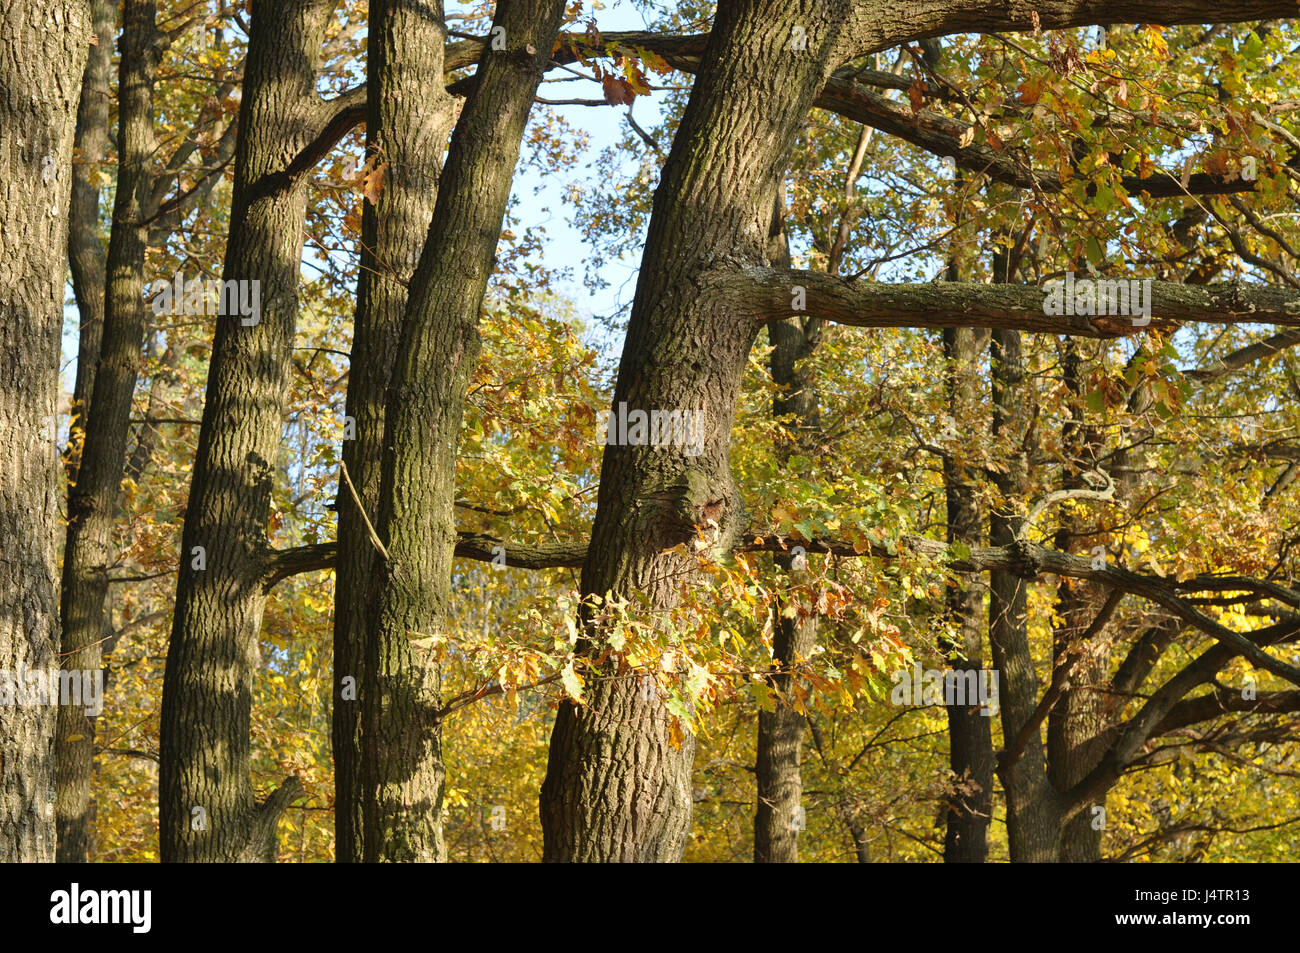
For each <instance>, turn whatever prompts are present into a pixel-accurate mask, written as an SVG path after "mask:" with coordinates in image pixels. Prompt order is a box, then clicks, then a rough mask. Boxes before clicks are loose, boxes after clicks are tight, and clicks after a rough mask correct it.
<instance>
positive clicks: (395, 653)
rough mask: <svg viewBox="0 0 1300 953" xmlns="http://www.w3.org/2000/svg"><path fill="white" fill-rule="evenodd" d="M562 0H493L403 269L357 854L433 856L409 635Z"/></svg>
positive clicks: (431, 703)
mask: <svg viewBox="0 0 1300 953" xmlns="http://www.w3.org/2000/svg"><path fill="white" fill-rule="evenodd" d="M563 13H564V2H563V0H503V2H501V3H500V4H499V5H498V7H497V11H496V18H495V20H494V23H493V32H494V33H496V31H497V30H498V28H500V31H501V32H500V33H499V34H497V35H500V36H502V38H503V41H504V42H503V46H504V48H503V49H494V48H493V46H492V44H489V45H488V46H486V47H485V48H484V51H483V56H482V59H481V60H480V63H479V68H478V73H477V82H476V86H475V90H474V92H473V93H472V94H471V95H470V98H469V101H468V102H467V103H466V104H465V108H464V110H463V111H462V113H461V117H460V120H459V121H458V122H457V124H456V130H455V132H454V133H453V134H452V140H451V147H450V149H449V151H448V153H447V164H446V167H445V169H444V170H443V175H442V180H441V182H440V183H439V189H438V200H437V206H436V208H435V209H434V212H433V221H432V223H431V225H430V226H429V234H428V239H427V241H426V242H425V245H424V251H423V252H422V253H421V256H420V262H419V265H418V266H417V268H416V270H415V274H414V276H413V277H412V279H411V286H410V296H409V300H408V301H407V307H406V315H405V320H404V322H403V327H402V338H401V347H400V348H399V351H398V357H397V365H396V367H395V368H394V371H393V379H392V381H391V383H390V385H389V389H388V402H387V407H386V410H385V418H386V424H385V432H384V440H383V443H384V454H383V472H382V476H381V481H380V508H379V537H380V539H381V540H382V541H383V543H384V546H385V547H386V549H387V552H386V554H385V558H384V559H382V560H381V559H376V560H374V561H373V577H372V584H371V588H370V595H369V599H368V601H367V605H368V606H370V607H372V609H371V613H372V614H371V626H372V629H371V631H370V633H369V634H368V635H367V637H366V645H365V651H366V657H365V661H364V665H363V669H362V671H363V674H364V677H365V682H364V683H363V684H362V685H361V686H360V694H359V697H360V701H361V712H362V725H361V734H362V752H363V765H362V795H363V807H362V810H363V828H364V843H363V856H364V858H365V859H366V860H367V861H440V860H443V859H445V854H446V847H445V845H444V843H443V837H442V791H443V782H444V774H445V772H444V768H443V763H442V740H441V733H440V729H439V721H440V718H441V714H440V712H439V710H438V709H439V706H440V704H441V671H440V669H439V666H438V664H437V662H436V660H435V657H434V653H433V652H432V651H430V650H429V649H427V648H421V647H419V646H418V645H416V644H414V643H413V641H412V639H415V638H425V637H428V636H430V635H442V634H443V633H444V630H445V628H446V624H447V622H446V619H447V605H448V602H449V600H450V597H451V563H452V557H453V554H454V551H455V544H456V519H455V508H454V503H455V490H456V448H457V443H458V440H459V435H460V426H461V419H462V416H463V408H464V401H465V392H466V389H467V388H468V386H469V377H470V374H471V373H472V372H473V369H474V364H475V361H476V360H477V358H478V350H479V342H478V321H479V312H480V311H481V309H482V307H483V296H484V293H485V292H486V290H487V282H488V278H489V277H490V275H491V274H492V269H493V264H494V257H493V254H494V252H495V250H496V245H497V240H498V238H499V237H500V234H501V221H502V219H503V218H504V216H505V212H506V205H507V203H508V202H509V199H510V190H511V185H512V182H513V173H514V168H515V164H516V162H518V159H519V151H520V146H521V142H522V139H523V133H524V127H525V126H526V125H527V122H528V115H529V112H530V111H531V109H532V105H533V97H534V96H535V95H536V92H537V87H538V85H539V84H540V82H541V79H542V73H543V71H544V69H545V66H546V63H547V60H548V59H549V58H550V53H551V50H552V48H553V46H554V44H555V37H556V34H557V32H558V30H559V25H560V18H561V16H562V15H563Z"/></svg>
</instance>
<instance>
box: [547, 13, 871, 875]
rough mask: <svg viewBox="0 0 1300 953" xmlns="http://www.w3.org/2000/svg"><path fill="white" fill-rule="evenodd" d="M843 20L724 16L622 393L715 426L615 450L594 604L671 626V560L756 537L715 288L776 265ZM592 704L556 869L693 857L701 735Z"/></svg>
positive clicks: (691, 110) (578, 731) (600, 512)
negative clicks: (677, 440)
mask: <svg viewBox="0 0 1300 953" xmlns="http://www.w3.org/2000/svg"><path fill="white" fill-rule="evenodd" d="M846 13H847V4H845V3H835V2H832V3H823V4H813V3H811V2H795V3H777V2H761V0H756V2H749V3H730V4H723V5H721V6H720V7H719V10H718V14H717V19H716V21H715V24H714V29H713V32H712V34H711V35H710V37H709V43H708V47H707V48H706V50H705V52H704V56H703V60H702V62H701V68H700V74H699V79H698V80H697V82H696V84H695V87H694V89H693V90H692V92H691V98H690V101H689V103H688V105H687V107H686V112H685V114H684V115H683V117H682V123H681V126H680V128H679V130H678V133H677V136H676V139H675V141H674V143H673V149H672V153H671V154H670V156H669V158H668V161H667V164H666V165H665V168H664V173H663V178H662V181H661V183H660V185H659V188H658V190H657V192H656V193H655V201H654V208H653V213H652V216H651V222H650V228H649V233H648V235H647V239H646V246H645V251H644V254H643V257H642V263H641V270H640V275H639V277H638V281H637V293H636V300H635V302H634V304H633V308H632V317H631V320H630V322H629V325H628V332H627V340H626V343H625V345H624V349H623V356H622V360H621V362H620V366H619V374H618V383H617V386H616V388H615V396H614V400H615V402H616V403H617V402H621V401H626V402H627V404H628V407H629V408H636V409H642V410H645V411H649V410H653V409H679V410H700V411H702V412H703V413H702V418H703V419H702V424H703V431H704V433H703V437H704V440H703V452H702V453H700V454H699V455H698V456H687V455H686V454H685V453H684V452H683V451H682V449H681V448H677V447H669V448H661V449H656V448H653V447H648V446H607V447H606V449H605V454H604V461H603V465H602V471H601V481H600V492H599V498H598V502H597V510H596V518H595V522H594V525H593V527H592V539H591V546H590V548H589V550H588V555H587V562H586V564H585V565H584V566H583V570H582V593H583V594H584V596H586V595H592V594H596V595H601V596H604V595H606V594H610V595H612V596H614V597H615V598H619V599H626V598H631V597H632V595H633V593H640V594H641V596H642V597H643V598H644V599H646V600H647V601H648V605H647V610H646V611H647V612H650V613H655V612H662V611H663V610H665V609H668V608H670V607H671V606H673V605H674V604H675V603H676V602H677V601H678V599H679V598H680V585H681V584H682V581H683V580H688V579H689V578H690V577H691V574H692V572H693V571H694V558H693V557H691V556H688V555H685V554H683V553H681V552H680V551H678V552H672V551H671V550H673V549H674V548H675V547H677V546H678V545H679V544H682V543H690V542H691V541H692V540H694V539H696V538H698V537H697V529H696V527H702V528H706V529H707V530H708V531H709V533H710V535H713V536H715V537H716V541H717V542H719V543H722V544H723V545H727V544H729V542H730V541H731V539H732V538H733V537H734V536H735V535H737V534H738V533H739V531H740V530H741V529H742V528H743V526H742V524H743V522H744V518H743V514H742V506H741V503H740V499H739V495H738V493H737V492H736V489H735V486H734V484H733V483H732V479H731V474H730V469H729V465H728V443H729V439H730V433H731V426H732V421H733V418H734V414H735V406H736V399H737V395H738V392H739V389H740V383H741V378H742V374H743V369H744V362H745V360H746V357H747V355H748V353H749V349H750V346H751V345H752V343H753V339H754V335H755V331H756V328H757V326H756V324H755V323H754V322H752V321H751V320H750V319H749V318H748V317H747V316H746V315H745V314H744V313H743V312H740V311H738V310H737V309H736V308H734V307H733V306H732V304H731V302H730V301H729V300H728V299H727V298H726V297H725V296H724V295H721V294H718V293H717V290H716V288H715V287H714V286H713V285H711V283H710V282H709V281H708V280H706V279H707V274H706V273H707V272H708V271H709V269H710V268H711V267H713V266H715V264H719V263H721V262H722V260H723V259H731V260H735V261H738V262H740V263H741V264H742V266H743V265H744V264H750V265H754V266H760V267H765V266H766V264H767V261H766V259H767V242H768V236H769V229H770V223H771V216H772V205H771V202H770V197H771V196H772V195H774V194H775V192H776V189H777V188H778V186H779V184H780V182H781V179H782V177H783V175H784V171H785V167H786V161H787V159H788V155H789V151H790V147H791V145H792V143H793V141H794V136H795V134H796V132H797V130H798V128H799V125H800V123H802V122H803V120H804V117H805V115H806V113H807V110H808V107H809V106H810V105H811V103H812V100H813V98H814V96H815V95H816V92H817V90H818V89H820V88H821V85H822V83H823V82H824V80H825V78H826V74H827V72H828V68H827V60H828V57H829V55H830V51H831V46H832V45H833V43H834V42H835V39H836V32H837V30H838V28H839V26H840V24H841V23H842V22H843V20H844V18H845V14H846ZM796 27H797V28H798V29H796ZM785 300H786V302H787V307H788V303H789V301H790V300H791V298H790V292H789V289H788V288H787V289H786V297H785ZM787 313H788V312H787ZM773 316H775V315H773ZM710 520H712V521H713V522H714V523H715V524H716V525H715V526H712V527H709V526H708V523H709V522H710ZM585 621H586V622H587V624H588V625H589V626H590V624H591V620H590V619H588V620H585ZM593 634H595V633H594V632H593ZM589 689H590V690H589V691H588V693H587V697H586V699H585V702H584V704H583V705H581V706H577V705H562V706H561V707H560V710H559V712H558V714H557V716H556V722H555V729H554V731H553V733H552V736H551V747H550V759H549V762H548V765H547V773H546V780H545V781H544V783H543V785H542V794H541V814H542V828H543V832H544V849H543V858H544V859H545V860H547V861H613V860H631V861H675V860H678V859H680V857H681V854H682V850H683V848H684V847H685V843H686V836H687V833H688V830H689V826H690V809H691V798H690V792H691V783H690V782H691V777H690V775H691V761H692V758H693V754H694V740H693V738H692V737H691V736H690V735H689V733H688V734H687V737H686V739H685V741H684V743H683V744H682V745H681V747H680V748H676V747H674V746H673V745H672V743H671V742H670V727H671V721H672V718H671V716H670V715H669V713H668V712H667V710H666V708H664V706H663V703H662V701H659V700H658V699H656V698H642V696H641V694H640V692H639V691H638V690H637V684H636V680H635V679H606V678H601V679H593V680H592V681H591V682H590V683H589Z"/></svg>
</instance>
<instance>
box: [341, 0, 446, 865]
mask: <svg viewBox="0 0 1300 953" xmlns="http://www.w3.org/2000/svg"><path fill="white" fill-rule="evenodd" d="M445 43H446V30H445V28H444V26H443V9H442V2H441V0H416V2H414V3H411V2H406V0H371V3H370V29H369V33H368V38H367V53H366V63H367V78H366V93H367V103H366V154H367V156H370V157H373V158H372V161H374V162H376V163H380V162H385V163H387V167H386V172H385V175H384V188H383V191H382V192H381V193H380V194H379V203H378V205H375V204H374V203H372V202H366V203H365V208H364V210H363V212H362V217H361V268H360V272H359V274H358V277H357V310H356V320H355V323H354V325H353V335H352V357H351V363H350V368H351V372H350V374H349V377H348V399H347V416H348V417H349V418H351V425H353V426H355V428H356V430H355V439H349V440H346V441H345V442H344V444H343V462H344V464H345V465H346V466H347V468H348V475H349V477H350V478H351V480H352V483H353V485H354V486H355V487H356V490H357V495H358V496H359V497H360V499H361V505H362V507H363V508H364V509H365V513H366V514H367V516H368V517H370V518H371V519H375V518H377V514H378V512H379V482H380V471H381V467H380V461H381V459H382V456H383V448H384V439H383V438H384V402H385V400H386V398H387V393H388V383H389V378H390V377H391V375H392V369H393V364H394V363H395V361H396V359H397V345H398V342H399V340H400V339H401V333H402V315H403V312H404V311H405V308H406V288H407V283H408V282H409V281H410V280H411V275H412V273H413V272H414V271H415V266H416V263H417V262H418V260H419V257H420V249H421V248H422V247H423V245H424V242H425V239H426V237H427V236H428V230H429V222H430V221H431V220H432V218H433V207H434V201H435V199H436V198H437V194H438V176H439V173H440V172H441V170H442V152H443V147H444V145H445V143H446V141H447V134H448V132H449V131H450V129H451V126H452V123H453V122H454V116H455V101H454V100H453V99H452V97H451V96H449V95H447V93H446V92H445V89H444V86H443V45H444V44H445ZM338 514H339V528H338V539H339V555H338V563H337V565H336V569H335V572H336V573H337V582H336V586H335V596H334V723H333V744H334V830H335V856H336V858H337V859H338V860H339V861H341V862H355V861H359V860H361V859H362V843H363V837H362V810H361V807H362V794H361V790H362V788H361V735H360V730H361V710H360V703H359V700H358V699H359V696H358V695H357V692H356V687H357V686H361V685H364V684H366V679H365V677H364V675H363V674H362V662H363V660H364V658H365V648H364V639H365V636H366V633H367V631H368V629H369V627H370V619H371V609H370V603H369V602H368V600H367V598H366V587H367V585H368V584H369V580H370V577H371V574H372V572H373V565H374V560H375V556H376V552H375V547H374V545H373V544H372V543H371V541H370V533H369V530H368V529H367V528H366V525H365V520H364V519H363V518H362V516H361V514H360V513H359V512H358V511H357V506H356V503H355V502H354V501H353V499H352V495H351V493H349V492H348V491H347V490H346V489H344V488H340V492H339V498H338ZM348 678H351V679H352V681H351V682H350V683H349V682H345V681H344V679H348ZM349 689H350V690H349Z"/></svg>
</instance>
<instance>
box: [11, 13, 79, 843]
mask: <svg viewBox="0 0 1300 953" xmlns="http://www.w3.org/2000/svg"><path fill="white" fill-rule="evenodd" d="M91 29H92V23H91V19H90V4H89V3H87V2H86V0H39V2H38V0H10V2H8V3H5V4H3V5H0V64H3V66H0V75H2V76H3V80H0V540H3V547H4V548H3V551H2V552H0V670H2V671H3V672H4V673H5V675H6V676H7V677H8V678H9V679H15V678H16V679H17V680H19V684H20V686H21V687H22V688H24V689H26V688H27V687H28V683H27V679H26V674H27V673H28V672H36V673H43V674H45V675H46V676H47V678H46V685H47V686H48V684H49V683H48V674H49V673H51V672H54V671H55V670H56V669H57V668H58V667H59V660H58V651H59V613H58V596H57V590H56V580H57V577H58V566H57V562H56V560H55V542H54V541H55V533H56V532H58V529H59V520H60V515H59V505H58V500H57V493H58V487H59V469H60V463H59V450H58V446H57V443H56V440H57V429H56V426H55V422H56V416H55V414H56V410H57V401H58V395H59V340H60V334H61V331H62V329H63V280H64V276H65V275H66V274H67V267H66V265H67V250H68V249H67V241H68V203H69V200H70V196H71V189H72V141H73V120H74V117H75V116H76V111H77V102H78V99H79V97H80V90H81V76H82V69H83V68H84V66H85V63H86V50H87V47H88V46H89V41H90V33H91ZM6 687H7V688H12V686H11V685H10V686H6ZM56 687H57V682H56ZM15 701H16V699H8V700H6V703H5V704H4V706H3V709H2V710H0V862H2V863H18V862H35V861H42V862H49V861H52V860H54V858H55V823H54V729H55V709H54V708H53V707H51V706H50V705H48V704H30V705H21V704H15Z"/></svg>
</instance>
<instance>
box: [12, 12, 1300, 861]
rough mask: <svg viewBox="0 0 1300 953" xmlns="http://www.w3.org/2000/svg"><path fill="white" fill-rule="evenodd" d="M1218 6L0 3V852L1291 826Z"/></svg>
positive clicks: (760, 841) (551, 845)
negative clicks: (98, 692)
mask: <svg viewBox="0 0 1300 953" xmlns="http://www.w3.org/2000/svg"><path fill="white" fill-rule="evenodd" d="M898 6H904V7H906V9H905V10H899V9H895V8H896V7H898ZM1230 6H1231V9H1229V8H1226V7H1224V6H1223V5H1221V4H1219V3H1215V2H1209V0H1206V2H1194V0H1178V2H1174V0H1168V2H1161V0H1155V2H1150V3H1144V4H1135V3H1127V2H1071V0H1043V2H1041V3H1037V4H1007V3H993V2H977V0H946V2H932V3H918V4H907V5H897V4H888V3H881V2H877V0H856V2H849V0H827V2H819V3H813V2H810V0H809V2H804V0H793V2H763V0H732V2H722V3H719V4H717V5H716V8H715V6H714V5H713V4H709V3H696V2H694V0H685V2H681V3H660V2H643V0H632V2H631V3H617V4H613V5H610V6H608V7H607V6H605V5H601V4H594V5H593V4H592V3H590V2H587V3H583V2H569V3H565V2H564V0H501V2H499V3H496V4H491V3H481V4H468V5H457V6H451V5H449V6H447V7H446V9H444V7H443V4H442V2H441V0H249V2H247V3H243V2H223V0H156V2H155V0H121V2H116V0H53V2H36V0H14V2H9V3H5V4H2V5H0V7H2V8H3V9H2V12H0V64H3V65H0V188H2V189H3V190H4V194H3V196H2V197H0V198H2V199H3V201H2V202H0V388H2V389H0V467H3V469H2V470H0V670H4V671H5V672H21V671H23V670H53V669H56V668H61V669H63V670H64V671H68V672H86V673H92V672H101V671H102V672H103V685H104V688H103V704H102V711H100V712H98V713H93V714H88V713H87V712H86V709H85V706H82V705H72V704H62V705H57V706H55V705H23V704H22V703H21V699H20V698H18V700H15V695H14V688H13V683H10V685H11V687H10V689H9V692H10V694H9V696H8V697H6V696H5V695H4V687H3V686H0V702H5V705H4V706H3V707H0V859H2V860H50V859H54V858H55V857H56V856H57V857H58V859H60V860H66V861H105V862H156V861H159V860H185V861H212V860H271V859H277V858H278V859H279V860H280V861H297V862H321V861H334V860H340V861H354V860H366V861H376V860H434V861H441V860H448V861H537V860H542V859H545V860H586V861H606V860H643V861H652V860H653V861H676V860H684V861H713V862H718V861H737V862H748V861H751V860H753V861H792V860H796V859H798V860H802V861H825V862H845V861H847V862H877V861H916V862H929V861H944V860H947V861H949V862H983V861H990V862H995V861H1006V860H1037V861H1069V862H1089V861H1102V860H1104V861H1207V862H1222V861H1245V860H1253V861H1280V860H1290V859H1293V858H1294V857H1295V853H1296V847H1297V843H1298V839H1300V781H1298V780H1297V778H1298V776H1300V748H1298V747H1297V745H1298V743H1300V738H1298V737H1297V733H1296V713H1297V712H1300V655H1297V651H1298V650H1297V647H1296V646H1297V642H1298V641H1300V585H1297V577H1298V576H1300V562H1298V560H1300V553H1298V552H1297V542H1300V497H1298V496H1297V487H1296V486H1295V482H1294V481H1295V478H1296V476H1297V475H1298V474H1300V415H1298V413H1297V407H1300V377H1298V376H1297V375H1298V374H1300V355H1297V353H1296V350H1295V346H1296V345H1297V344H1300V251H1298V250H1297V249H1300V204H1298V201H1297V200H1298V199H1300V56H1297V51H1298V50H1300V33H1298V32H1297V30H1296V23H1295V19H1294V17H1295V14H1296V9H1295V4H1294V3H1293V2H1280V0H1279V2H1268V0H1246V2H1240V3H1237V4H1233V5H1230ZM1021 7H1024V8H1025V11H1021V10H1019V8H1021ZM1030 7H1033V8H1035V11H1034V12H1027V11H1029V8H1030ZM1008 11H1010V12H1008ZM629 22H632V23H635V24H643V26H638V28H637V29H635V30H632V31H628V30H626V29H622V28H623V27H626V26H627V25H628V23H629ZM611 23H613V24H614V25H615V26H617V27H619V29H615V27H614V26H610V24H611ZM579 114H581V117H582V118H581V120H579V119H576V118H575V117H576V116H578V115H579ZM592 117H596V118H592ZM593 123H595V124H599V125H600V126H601V128H602V130H604V131H603V132H602V134H601V135H598V136H594V137H593V136H592V135H591V134H590V133H588V132H587V131H585V129H586V128H587V127H588V126H589V124H593ZM543 190H545V191H546V193H547V196H546V197H543V195H542V192H543ZM551 197H558V199H559V202H558V203H557V202H555V201H552V199H551ZM620 274H633V275H634V276H635V278H634V279H633V278H629V279H628V280H627V281H626V283H620V279H619V278H618V277H617V276H618V275H620ZM177 276H179V277H177ZM1067 279H1068V281H1069V285H1068V286H1065V287H1068V288H1069V289H1070V290H1069V291H1068V292H1067V293H1066V295H1065V297H1064V298H1061V297H1059V294H1060V291H1061V288H1062V287H1063V286H1064V285H1063V283H1064V282H1066V281H1067ZM1148 280H1149V281H1148ZM1106 281H1123V282H1124V283H1125V285H1124V287H1125V291H1126V298H1129V299H1130V300H1129V301H1128V305H1129V310H1127V311H1125V310H1121V309H1116V308H1112V309H1110V310H1109V311H1107V310H1106V307H1105V305H1102V306H1099V305H1098V303H1097V300H1096V295H1095V294H1093V295H1092V297H1091V298H1089V297H1088V295H1087V294H1085V293H1084V291H1081V290H1076V289H1085V290H1087V291H1089V292H1091V291H1094V290H1095V289H1096V287H1097V282H1106ZM214 282H227V283H232V284H230V285H229V287H230V288H231V289H233V290H232V292H231V293H230V294H229V295H226V294H224V293H221V292H218V291H217V290H215V288H214V287H212V283H214ZM200 283H201V284H200ZM1144 283H1145V284H1144ZM217 287H221V288H224V287H226V286H225V285H220V286H217ZM1054 291H1055V292H1056V293H1057V294H1058V297H1057V299H1056V303H1055V304H1053V302H1052V295H1053V292H1054ZM1129 292H1131V294H1129ZM241 296H242V297H241ZM1115 300H1116V301H1117V300H1118V298H1116V299H1115ZM1139 300H1141V301H1143V302H1144V307H1140V306H1139V305H1138V302H1139ZM1112 303H1114V302H1112ZM620 404H622V405H624V410H625V411H626V409H627V408H631V409H633V410H636V409H638V408H640V409H641V410H643V411H645V412H649V411H651V410H655V409H658V410H672V411H677V412H679V413H683V414H685V417H684V418H683V419H684V421H687V422H689V421H690V420H691V419H693V420H694V423H695V426H696V427H697V428H698V429H697V430H696V431H695V432H694V433H689V434H688V433H686V432H685V431H683V435H684V437H685V439H682V440H677V441H667V442H664V443H665V445H662V446H653V445H650V441H649V440H645V441H642V442H640V443H638V442H637V441H636V437H635V436H632V437H630V438H629V432H628V431H629V429H630V428H624V429H623V431H622V432H621V437H622V440H621V442H618V441H619V437H618V436H614V437H611V438H610V439H611V440H612V441H613V442H611V443H609V444H608V445H606V444H605V442H604V435H605V434H606V433H610V432H612V433H614V434H616V435H617V434H620V428H619V427H618V426H617V421H618V419H619V405H620ZM611 408H612V409H613V416H612V418H610V420H609V422H608V423H607V422H606V418H607V416H608V415H610V412H611ZM692 415H694V416H692ZM607 428H608V429H607ZM686 430H689V426H688V427H687V428H686ZM928 673H932V674H928ZM945 676H946V680H945ZM87 684H88V683H87ZM958 684H960V685H967V686H971V687H974V686H976V685H979V686H984V687H986V688H987V687H992V688H993V689H994V691H993V692H992V693H987V692H986V693H983V694H979V695H978V697H958V698H954V697H953V692H952V687H953V686H954V685H958ZM927 685H928V686H930V687H931V688H933V689H934V690H933V691H926V690H924V689H925V688H926V686H927ZM945 686H946V690H945ZM913 688H914V689H915V691H914V692H913V691H912V689H913ZM18 694H19V696H21V689H20V690H19V693H18ZM974 694H975V693H972V696H974Z"/></svg>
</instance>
